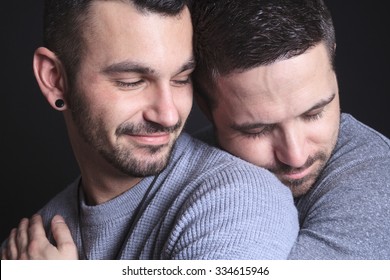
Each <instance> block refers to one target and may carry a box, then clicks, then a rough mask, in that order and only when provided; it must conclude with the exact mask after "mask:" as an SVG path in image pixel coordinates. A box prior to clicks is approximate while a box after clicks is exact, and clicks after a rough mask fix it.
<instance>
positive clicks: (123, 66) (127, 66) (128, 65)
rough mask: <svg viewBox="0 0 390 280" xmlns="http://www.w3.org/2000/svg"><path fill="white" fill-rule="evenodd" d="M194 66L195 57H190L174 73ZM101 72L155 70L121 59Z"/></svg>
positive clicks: (153, 72) (151, 72) (108, 73)
mask: <svg viewBox="0 0 390 280" xmlns="http://www.w3.org/2000/svg"><path fill="white" fill-rule="evenodd" d="M194 68H195V59H194V58H193V57H191V58H190V59H189V60H188V61H187V62H186V63H184V64H183V65H182V66H181V67H180V68H179V70H178V72H177V73H176V74H175V75H177V74H180V73H182V72H184V71H187V70H191V69H194ZM101 72H102V73H104V74H106V75H113V74H120V73H138V74H144V75H146V74H148V75H152V74H155V73H156V71H155V70H154V69H152V68H150V67H148V66H145V65H142V64H140V63H137V62H133V61H122V62H118V63H114V64H111V65H109V66H107V67H105V68H104V69H103V70H102V71H101Z"/></svg>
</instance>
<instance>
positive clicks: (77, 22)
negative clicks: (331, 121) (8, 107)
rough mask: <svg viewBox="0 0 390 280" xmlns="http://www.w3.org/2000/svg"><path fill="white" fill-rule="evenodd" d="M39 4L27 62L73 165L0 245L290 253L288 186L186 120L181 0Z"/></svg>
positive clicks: (18, 250) (138, 252) (188, 34)
mask: <svg viewBox="0 0 390 280" xmlns="http://www.w3.org/2000/svg"><path fill="white" fill-rule="evenodd" d="M45 4H46V9H45V15H46V17H45V47H41V48H38V49H37V50H36V52H35V55H34V72H35V75H36V78H37V81H38V83H39V86H40V88H41V90H42V93H43V94H44V96H45V97H46V99H47V101H48V102H49V104H50V105H51V106H52V107H53V108H54V109H56V110H58V111H61V112H62V113H63V115H64V117H65V122H66V125H67V129H68V133H69V138H70V142H71V144H72V148H73V150H74V154H75V157H76V160H77V162H78V164H79V167H80V171H81V176H80V177H79V178H77V179H76V180H75V181H74V182H73V183H72V184H70V185H69V186H68V187H67V188H66V189H65V190H64V191H63V192H61V193H60V194H58V195H57V196H56V197H55V198H54V199H53V200H51V201H50V202H49V203H48V204H47V205H46V206H44V207H43V209H41V210H40V211H39V214H40V215H35V216H33V217H32V218H31V219H23V220H22V221H21V222H20V224H19V226H18V228H17V229H14V230H12V232H11V234H10V237H9V239H8V241H7V242H6V243H4V246H3V248H2V249H3V250H2V258H3V259H62V258H70V259H75V258H80V259H284V258H286V257H287V255H288V253H289V252H290V249H291V247H292V245H293V243H294V240H295V238H296V236H297V232H298V219H297V212H296V209H295V207H294V203H293V198H292V195H291V192H290V190H289V189H288V188H286V187H285V186H284V185H282V184H281V183H280V182H279V180H277V178H276V177H275V176H274V175H273V174H272V173H270V172H269V171H267V170H265V169H258V168H257V167H255V166H253V165H251V164H249V163H247V162H245V161H242V160H240V159H238V158H236V157H234V156H232V155H230V154H228V153H226V152H223V151H221V150H219V149H216V148H213V147H210V146H208V145H206V144H204V143H202V142H200V141H198V140H196V139H193V138H191V137H190V136H189V135H188V134H185V133H182V129H183V127H184V124H185V122H186V119H187V117H188V115H189V113H190V110H191V107H192V81H191V78H190V75H191V73H192V71H193V69H194V67H195V63H194V58H193V48H192V35H193V33H192V24H191V16H190V12H189V9H188V6H187V4H186V2H185V1H169V0H167V1H159V0H156V1H153V0H151V1H135V0H134V1H132V0H128V1H119V0H108V1H102V0H92V1H89V0H84V1H80V0H77V1H76V0H47V1H46V2H45ZM59 215H60V216H59ZM41 217H42V218H41ZM50 221H51V222H50ZM50 223H51V225H50ZM65 223H66V224H65ZM66 225H67V226H66ZM68 227H69V228H68ZM44 228H45V230H44ZM46 233H47V236H48V237H49V240H48V239H47V238H46ZM49 242H51V243H49ZM53 244H55V246H54V245H53Z"/></svg>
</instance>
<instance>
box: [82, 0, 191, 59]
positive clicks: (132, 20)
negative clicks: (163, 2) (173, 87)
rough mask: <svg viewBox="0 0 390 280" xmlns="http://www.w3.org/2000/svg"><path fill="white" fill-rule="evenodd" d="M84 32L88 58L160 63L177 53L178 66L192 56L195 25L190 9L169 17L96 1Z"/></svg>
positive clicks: (122, 4)
mask: <svg viewBox="0 0 390 280" xmlns="http://www.w3.org/2000/svg"><path fill="white" fill-rule="evenodd" d="M83 30H84V32H83V38H84V39H85V41H86V52H85V56H89V57H93V59H99V60H101V61H103V60H105V61H106V62H107V63H108V62H110V63H111V62H113V61H116V62H118V60H119V61H120V60H126V59H129V58H131V59H133V58H137V59H138V60H140V62H145V61H150V62H153V61H155V62H156V63H159V62H162V58H163V57H164V56H167V55H173V54H175V57H176V60H173V61H172V63H175V62H177V61H179V60H180V61H182V60H183V59H188V57H189V56H191V55H192V24H191V18H190V15H189V11H188V9H187V8H185V9H183V11H182V12H181V13H180V14H178V15H176V16H165V15H161V14H158V13H152V12H140V11H138V10H137V9H136V8H135V7H134V6H133V5H132V4H131V3H128V2H121V1H94V2H93V4H92V5H91V7H90V10H89V15H88V20H87V24H86V27H85V28H84V29H83ZM175 57H172V58H171V59H175ZM184 57H185V58H184Z"/></svg>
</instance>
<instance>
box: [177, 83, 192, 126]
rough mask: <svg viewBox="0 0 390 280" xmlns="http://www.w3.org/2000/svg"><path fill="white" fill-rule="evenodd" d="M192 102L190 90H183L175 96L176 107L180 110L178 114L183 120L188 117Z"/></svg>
mask: <svg viewBox="0 0 390 280" xmlns="http://www.w3.org/2000/svg"><path fill="white" fill-rule="evenodd" d="M192 103H193V95H192V90H188V91H185V92H183V93H182V94H179V95H177V96H176V97H175V104H176V108H177V110H178V111H179V112H180V113H179V114H180V116H181V118H182V121H183V122H184V121H185V120H186V119H187V118H188V116H189V114H190V112H191V109H192Z"/></svg>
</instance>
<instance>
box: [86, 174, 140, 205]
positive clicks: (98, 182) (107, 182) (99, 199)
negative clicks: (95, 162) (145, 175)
mask: <svg viewBox="0 0 390 280" xmlns="http://www.w3.org/2000/svg"><path fill="white" fill-rule="evenodd" d="M123 177H124V178H117V177H115V178H102V176H96V175H95V176H88V175H86V176H85V174H82V181H81V188H82V190H83V192H84V196H85V200H86V204H87V205H98V204H102V203H105V202H107V201H109V200H111V199H113V198H115V197H117V196H119V195H121V194H122V193H124V192H126V191H128V190H129V189H131V188H132V187H133V186H135V185H136V184H138V183H139V182H140V181H141V180H142V178H135V177H129V176H123Z"/></svg>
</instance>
